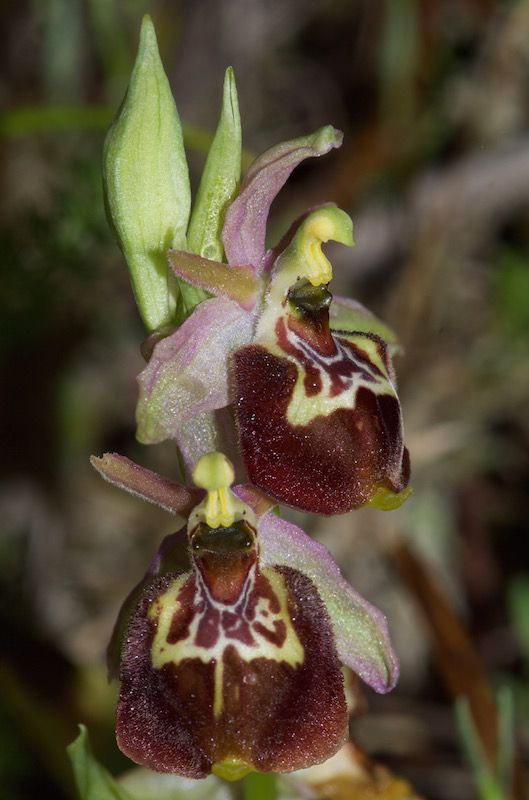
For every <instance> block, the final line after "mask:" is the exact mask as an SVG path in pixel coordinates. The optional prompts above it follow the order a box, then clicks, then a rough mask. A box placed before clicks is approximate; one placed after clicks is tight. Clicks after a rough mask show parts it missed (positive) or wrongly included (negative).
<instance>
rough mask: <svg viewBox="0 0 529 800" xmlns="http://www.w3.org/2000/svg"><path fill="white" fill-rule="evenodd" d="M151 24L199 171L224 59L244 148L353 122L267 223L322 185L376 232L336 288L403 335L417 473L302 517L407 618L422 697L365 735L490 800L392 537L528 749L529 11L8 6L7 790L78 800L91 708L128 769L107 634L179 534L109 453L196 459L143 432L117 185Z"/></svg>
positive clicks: (406, 3) (3, 562)
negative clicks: (118, 119) (500, 693)
mask: <svg viewBox="0 0 529 800" xmlns="http://www.w3.org/2000/svg"><path fill="white" fill-rule="evenodd" d="M145 12H148V13H150V14H151V15H152V17H153V20H154V23H155V26H156V29H157V34H158V39H159V45H160V50H161V54H162V58H163V60H164V64H165V67H166V70H167V73H168V75H169V78H170V81H171V83H172V86H173V89H174V93H175V97H176V101H177V105H178V108H179V112H180V115H181V117H182V120H183V123H184V126H185V132H186V142H187V146H188V155H189V162H190V169H191V175H192V181H193V185H194V186H196V183H197V179H198V176H199V173H200V169H201V165H202V164H203V161H204V156H205V152H206V149H207V144H208V141H209V138H208V134H210V133H211V131H213V130H214V128H215V125H216V120H217V115H218V111H219V106H220V93H221V86H222V79H223V73H224V69H225V67H226V66H227V65H229V64H232V65H233V66H234V68H235V74H236V78H237V83H238V89H239V97H240V105H241V113H242V119H243V131H244V146H245V148H246V150H247V151H248V152H249V153H254V154H257V153H259V152H261V151H262V150H263V149H265V148H266V147H268V146H270V145H272V144H275V143H277V142H278V141H281V140H282V139H286V138H291V137H294V136H297V135H302V134H305V133H308V132H310V131H311V130H314V129H315V128H317V127H319V126H320V125H323V124H326V123H329V122H330V123H332V124H334V125H335V126H337V127H339V128H341V129H343V130H344V132H345V141H344V145H343V147H342V149H341V150H340V151H337V152H334V153H333V154H331V155H329V156H328V157H327V158H326V159H322V160H317V161H312V162H309V163H307V164H306V165H304V166H302V167H301V168H300V169H299V170H298V171H297V172H296V173H295V175H294V176H293V178H292V179H291V181H290V182H289V184H288V186H287V187H286V188H285V190H284V191H283V192H282V194H281V196H280V198H279V199H278V200H277V202H276V203H275V204H274V207H273V211H272V218H271V224H270V235H271V240H272V241H273V240H274V239H277V237H278V236H279V235H280V234H281V233H282V232H283V231H284V230H285V229H286V227H287V225H288V223H289V222H290V221H291V220H292V218H293V217H294V216H295V215H296V214H297V213H298V212H300V211H302V210H304V209H305V208H307V207H309V206H310V205H313V204H315V203H317V202H321V201H326V200H331V201H334V202H336V203H338V204H339V205H340V206H342V207H343V208H345V209H346V210H347V211H348V212H349V213H350V214H351V215H352V217H353V220H354V225H355V238H356V248H355V250H354V251H353V252H352V253H351V252H346V251H345V250H343V251H341V250H336V251H335V252H334V264H335V288H336V289H337V291H340V292H341V293H342V294H345V293H347V294H350V295H351V296H354V297H356V298H358V299H360V300H361V301H362V302H364V303H366V304H368V305H369V306H370V307H372V308H373V310H375V311H376V312H377V313H378V314H379V315H380V316H382V317H383V318H384V319H385V320H386V321H387V322H389V323H390V324H391V325H393V327H394V328H395V330H396V331H397V332H398V334H399V335H400V337H401V341H402V343H403V347H404V353H403V355H402V356H401V357H400V358H398V359H397V364H396V366H397V372H398V375H399V383H400V392H401V399H402V403H403V409H404V419H405V424H406V431H407V442H408V445H409V448H410V451H411V458H412V469H413V476H412V483H413V486H414V489H415V491H414V494H413V496H412V498H411V499H410V500H409V501H408V503H407V504H406V505H405V506H404V507H403V508H402V509H401V510H399V511H398V512H392V513H390V514H387V513H382V512H376V511H372V510H366V511H360V512H357V513H355V514H353V515H347V516H344V517H339V518H333V519H330V520H314V519H302V522H303V524H304V525H305V526H306V527H307V528H309V529H311V530H312V531H313V532H314V533H315V535H317V536H318V537H320V538H321V539H323V540H324V541H325V542H326V544H327V545H328V546H329V548H330V549H331V550H332V551H333V553H334V554H335V556H336V557H337V558H338V559H339V561H340V563H341V564H342V565H343V569H344V571H345V572H346V574H347V575H348V576H349V577H350V578H351V580H352V581H353V582H354V584H355V585H356V586H357V588H358V589H359V590H360V591H362V592H363V593H364V594H365V595H366V596H367V597H368V598H369V599H370V600H372V601H373V602H375V603H376V604H378V605H379V606H380V607H382V608H383V609H384V610H385V612H386V613H387V614H388V616H389V619H390V625H391V629H392V633H393V636H394V639H395V642H396V646H397V650H398V652H399V655H400V657H401V661H402V680H401V683H400V686H399V688H398V689H397V690H396V692H395V693H394V694H393V695H391V696H390V697H386V698H378V697H374V696H373V695H371V694H370V695H369V697H368V698H367V699H368V703H369V707H370V713H368V714H367V715H366V716H364V717H363V718H362V719H359V720H358V722H357V723H355V724H354V726H353V732H354V734H355V735H356V736H357V737H358V739H359V741H360V742H361V744H362V745H363V746H364V747H366V748H367V750H368V751H369V753H370V754H371V755H372V756H373V757H375V758H377V759H379V760H380V761H382V762H383V763H386V764H388V765H390V766H391V767H392V768H393V769H395V770H396V771H397V772H399V773H400V774H403V775H405V776H407V777H408V778H409V779H410V780H412V782H414V784H415V786H416V787H417V789H418V790H419V791H422V792H424V794H425V795H427V796H428V797H430V798H432V800H436V798H439V800H442V799H444V800H446V799H447V798H450V800H463V799H464V798H471V797H473V796H474V795H473V790H472V785H471V778H470V774H469V771H468V769H467V768H466V766H465V764H464V761H463V759H462V756H461V750H460V747H459V744H458V740H457V735H456V729H455V722H454V716H453V708H452V702H453V697H451V696H450V692H449V691H447V690H446V687H445V685H443V683H442V681H441V680H440V674H441V673H442V669H441V670H440V668H439V655H438V653H437V651H436V649H435V646H434V647H432V632H431V630H430V631H429V630H428V626H425V624H424V620H423V617H422V616H421V614H420V613H419V611H418V606H419V605H420V598H417V596H414V591H413V587H410V586H407V585H406V581H404V580H403V579H402V576H399V573H398V569H397V566H396V560H395V557H394V552H395V547H398V546H399V543H403V542H404V543H405V545H406V547H409V548H411V549H412V550H413V552H414V553H416V554H417V557H418V558H419V559H420V560H421V563H423V564H425V565H428V568H429V569H431V570H432V572H433V573H434V574H435V575H436V578H435V581H436V583H437V584H438V585H439V586H440V587H441V589H442V591H443V592H444V593H445V594H446V597H447V598H448V599H449V600H450V602H451V604H452V605H453V606H454V608H455V609H456V611H457V612H458V614H459V615H460V616H461V618H462V619H463V621H464V624H465V627H466V630H467V632H468V635H469V637H470V641H471V642H472V646H473V647H474V648H475V652H476V654H477V656H478V657H479V659H480V660H481V663H482V665H483V668H484V669H485V670H486V672H487V674H488V675H489V676H490V680H491V683H492V685H493V686H496V685H497V686H500V685H501V686H505V685H507V686H510V687H511V688H512V691H513V697H514V701H515V711H516V726H517V740H518V746H519V752H520V753H521V755H522V757H523V756H527V753H528V752H529V538H528V530H527V528H528V526H527V522H526V520H527V510H526V502H527V501H526V498H527V492H528V489H529V347H528V335H529V254H528V246H529V2H527V0H505V2H500V1H499V0H289V1H288V2H281V0H252V2H248V0H196V2H192V0H189V2H185V1H184V0H181V1H179V0H158V1H156V0H152V1H151V2H149V1H148V0H129V1H128V2H126V0H32V2H30V1H29V0H16V2H15V0H4V1H3V3H2V5H1V7H0V41H1V46H0V63H1V71H0V74H1V78H0V101H1V103H2V107H3V110H2V115H1V117H0V148H1V149H0V180H1V183H2V193H1V198H0V253H1V280H0V304H1V308H0V354H1V360H0V370H1V380H0V387H1V389H0V391H1V395H0V396H1V401H0V402H1V406H0V408H1V415H0V428H1V435H0V442H1V446H0V470H1V476H2V481H1V485H0V519H1V520H2V525H1V533H0V629H1V643H0V648H1V649H0V653H1V662H0V797H1V798H2V800H26V798H28V799H29V798H35V797H38V798H39V799H41V800H47V798H53V799H54V800H55V799H57V800H63V799H64V800H66V798H70V797H72V787H71V778H70V774H69V769H68V765H67V763H66V760H65V757H64V753H63V750H64V745H65V743H67V742H68V741H71V740H72V739H73V738H74V736H75V734H76V723H77V722H78V721H84V722H86V723H87V724H88V726H89V728H90V730H91V736H92V740H93V744H94V749H95V751H96V753H97V754H98V756H99V757H100V758H101V759H102V760H103V761H104V762H105V763H106V764H107V765H108V766H109V767H110V768H112V769H113V770H115V771H119V770H121V769H124V768H126V766H127V764H126V762H125V759H124V758H123V757H121V755H120V754H119V753H118V751H117V749H116V747H115V744H114V742H113V710H114V701H115V691H116V690H115V688H114V687H108V686H107V684H106V679H105V671H104V665H103V655H104V648H105V645H106V641H107V639H108V637H109V634H110V630H111V627H112V623H113V618H114V616H115V614H116V611H117V609H118V607H119V604H120V601H121V600H122V599H123V597H124V595H125V594H126V592H127V591H128V589H129V588H130V587H131V586H132V585H133V584H134V583H135V582H136V581H137V579H138V578H139V576H140V575H141V574H142V571H143V569H144V567H145V565H146V562H147V560H148V559H149V557H150V555H151V554H152V552H153V551H154V549H155V547H156V545H157V543H158V541H159V540H160V539H161V537H162V536H163V535H164V534H165V533H168V532H170V531H171V529H172V527H174V521H172V520H171V519H170V518H169V517H168V515H166V514H164V513H163V512H159V511H157V510H155V509H153V508H150V507H146V506H143V505H142V504H141V502H140V501H138V500H134V499H133V498H129V497H128V496H124V495H121V494H120V493H119V492H118V491H117V490H113V489H111V488H110V487H108V486H106V485H104V484H103V483H102V482H101V480H100V479H99V478H98V476H97V475H96V474H95V473H94V472H93V471H91V468H90V466H89V464H88V456H89V455H90V454H91V453H97V454H100V453H102V452H104V451H107V450H118V451H120V452H122V453H124V454H126V455H128V456H129V457H131V458H133V459H135V460H137V461H139V462H141V463H143V464H145V465H147V466H150V467H151V468H155V469H158V470H160V471H162V472H165V473H166V474H169V475H176V463H175V458H174V452H173V451H172V448H171V447H170V446H159V447H155V448H146V447H142V446H140V445H139V444H137V443H136V441H135V438H134V407H135V400H136V384H135V376H136V374H137V373H138V372H139V371H140V369H141V368H142V359H141V356H140V353H139V344H140V343H141V341H142V339H143V338H144V333H143V330H142V327H141V323H140V321H139V317H138V314H137V312H136V310H135V307H134V303H133V298H132V293H131V291H130V287H129V282H128V276H127V272H126V269H125V265H124V261H123V259H122V257H121V254H120V252H119V250H118V248H117V246H116V245H115V243H114V241H113V239H112V236H111V234H110V232H109V229H108V226H107V223H106V220H105V216H104V210H103V202H102V192H101V176H100V162H101V149H102V142H103V138H104V134H105V130H106V128H107V126H108V124H109V122H110V120H111V118H112V115H113V113H114V111H115V109H116V108H117V106H118V104H119V102H120V101H121V98H122V96H123V94H124V91H125V88H126V85H127V80H128V75H129V71H130V68H131V65H132V62H133V59H134V55H135V49H136V45H137V37H138V31H139V24H140V20H141V16H142V14H143V13H145ZM298 519H300V516H299V515H298ZM418 600H419V603H418ZM433 639H434V640H435V636H434V637H433ZM434 645H435V641H434ZM464 669H465V665H464V664H461V670H464Z"/></svg>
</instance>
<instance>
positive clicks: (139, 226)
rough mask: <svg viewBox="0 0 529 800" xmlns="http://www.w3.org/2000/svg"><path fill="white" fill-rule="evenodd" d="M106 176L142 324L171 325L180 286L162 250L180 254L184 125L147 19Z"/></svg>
mask: <svg viewBox="0 0 529 800" xmlns="http://www.w3.org/2000/svg"><path fill="white" fill-rule="evenodd" d="M103 178H104V187H105V201H106V204H107V210H108V215H109V218H110V221H111V225H112V226H113V228H114V230H115V233H116V236H117V239H118V242H119V244H120V247H121V249H122V251H123V254H124V256H125V258H126V260H127V264H128V267H129V271H130V276H131V280H132V286H133V289H134V294H135V297H136V302H137V304H138V308H139V310H140V314H141V316H142V318H143V321H144V323H145V326H146V327H147V329H148V330H149V331H153V330H156V329H160V328H164V327H167V326H170V325H174V323H175V321H176V309H177V302H178V300H179V289H178V282H177V280H176V278H174V276H173V275H172V273H171V271H170V268H169V265H168V263H167V259H166V252H167V250H169V249H170V248H176V249H185V246H186V236H185V234H186V228H187V223H188V220H189V210H190V204H191V199H190V195H191V192H190V187H189V175H188V169H187V162H186V157H185V152H184V143H183V138H182V128H181V125H180V120H179V117H178V112H177V110H176V106H175V103H174V100H173V96H172V93H171V88H170V86H169V81H168V80H167V76H166V74H165V72H164V69H163V65H162V62H161V60H160V54H159V52H158V44H157V42H156V34H155V31H154V27H153V24H152V22H151V19H150V17H148V16H145V17H144V18H143V22H142V26H141V33H140V45H139V49H138V55H137V58H136V63H135V64H134V69H133V71H132V75H131V79H130V84H129V87H128V90H127V94H126V95H125V99H124V101H123V103H122V105H121V108H120V110H119V112H118V114H117V117H116V119H115V120H114V122H113V124H112V127H111V128H110V130H109V132H108V135H107V138H106V141H105V148H104V155H103ZM180 304H181V301H180Z"/></svg>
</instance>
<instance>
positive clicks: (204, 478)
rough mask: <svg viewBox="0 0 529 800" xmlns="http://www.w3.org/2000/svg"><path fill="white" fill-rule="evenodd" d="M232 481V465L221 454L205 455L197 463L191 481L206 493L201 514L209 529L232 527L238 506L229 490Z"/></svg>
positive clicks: (233, 473) (233, 474) (233, 478)
mask: <svg viewBox="0 0 529 800" xmlns="http://www.w3.org/2000/svg"><path fill="white" fill-rule="evenodd" d="M234 480H235V472H234V470H233V465H232V463H231V461H229V459H227V458H226V456H225V455H224V454H223V453H216V452H215V453H207V454H206V455H204V456H202V457H201V458H199V460H198V461H197V463H196V465H195V469H194V470H193V481H194V482H195V484H196V485H197V486H199V487H200V488H201V489H205V490H206V491H207V493H208V494H207V497H206V499H205V504H204V507H203V513H204V519H205V522H206V524H207V525H209V527H210V528H219V527H221V526H223V527H227V526H228V525H233V523H234V521H235V513H236V511H237V506H238V505H239V503H238V501H237V499H236V498H235V497H234V495H233V493H232V491H231V489H230V486H231V485H232V483H233V481H234Z"/></svg>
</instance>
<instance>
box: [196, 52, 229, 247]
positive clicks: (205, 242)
mask: <svg viewBox="0 0 529 800" xmlns="http://www.w3.org/2000/svg"><path fill="white" fill-rule="evenodd" d="M241 142H242V136H241V119H240V115H239V103H238V99H237V87H236V85H235V76H234V74H233V69H232V68H231V67H228V69H227V70H226V75H225V77H224V90H223V96H222V110H221V114H220V119H219V123H218V126H217V131H216V133H215V138H214V139H213V142H212V144H211V148H210V150H209V153H208V157H207V160H206V165H205V167H204V171H203V173H202V179H201V181H200V186H199V188H198V193H197V198H196V201H195V204H194V207H193V213H192V215H191V221H190V223H189V230H188V232H187V243H188V249H189V250H191V252H193V253H198V254H199V255H201V256H205V257H206V258H209V259H211V260H212V261H222V260H223V257H224V247H223V244H222V239H221V233H222V226H223V223H224V214H225V212H226V209H227V207H228V206H229V205H230V203H231V202H232V201H233V200H234V198H235V196H236V195H237V191H238V188H239V181H240V178H241V147H242V144H241Z"/></svg>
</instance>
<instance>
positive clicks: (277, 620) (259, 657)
mask: <svg viewBox="0 0 529 800" xmlns="http://www.w3.org/2000/svg"><path fill="white" fill-rule="evenodd" d="M201 464H202V462H201ZM124 465H125V467H126V469H124V470H123V469H122V468H123V466H124ZM203 465H206V466H203ZM203 465H199V467H200V468H197V470H195V474H196V475H197V476H198V479H199V480H200V481H201V482H202V483H203V485H204V487H205V489H206V491H207V493H211V492H216V491H218V490H219V489H221V488H222V487H223V486H225V484H226V482H228V483H229V482H231V480H232V476H233V472H232V470H231V467H230V465H229V462H227V461H226V459H225V458H224V459H223V458H220V456H219V454H209V455H208V456H206V457H204V459H203ZM98 466H99V469H100V471H101V472H102V473H103V474H104V470H107V472H108V474H107V475H105V477H106V478H107V479H108V478H109V477H110V479H111V480H114V478H115V476H116V474H118V473H119V470H120V469H122V472H121V473H119V485H121V487H122V488H125V489H127V490H128V489H129V487H128V486H127V485H126V479H127V478H128V477H130V479H131V480H132V482H133V488H134V490H135V492H136V493H137V494H140V496H142V492H141V491H138V488H142V487H141V485H140V484H141V479H143V480H144V481H145V489H144V492H143V496H144V498H145V499H147V500H149V501H150V502H156V501H157V500H158V498H157V497H153V492H152V485H153V483H154V485H155V486H156V487H158V486H159V485H162V486H163V487H165V490H166V492H167V493H168V497H166V498H164V504H165V505H166V506H168V507H170V508H172V509H173V510H174V509H175V502H176V501H175V500H172V499H171V492H173V497H174V498H178V499H180V498H181V497H182V496H183V495H182V493H181V491H180V489H181V487H178V486H176V487H172V486H171V485H168V484H167V483H166V482H165V481H164V479H162V478H160V477H159V476H157V477H156V479H154V478H153V476H152V473H150V472H149V471H148V470H142V468H140V467H137V465H136V467H137V468H136V469H135V470H134V469H131V467H130V464H129V463H128V462H127V460H123V459H122V458H121V457H119V456H116V455H114V456H111V457H107V459H106V461H105V462H104V467H103V468H102V467H101V464H99V465H98ZM226 491H231V490H229V489H228V488H227V489H226ZM234 491H235V493H236V495H237V498H238V500H237V502H238V503H242V504H245V503H250V508H248V510H247V511H246V512H245V511H244V508H241V506H240V505H239V506H237V504H236V503H235V501H233V502H232V501H230V502H229V504H228V505H229V506H230V507H232V508H237V509H238V510H237V514H238V515H240V516H239V518H238V519H237V520H236V521H235V522H234V523H233V524H232V525H230V526H228V527H225V526H224V527H223V526H220V527H219V528H210V527H209V526H208V525H206V524H204V523H203V522H200V523H199V524H198V525H194V526H188V527H184V528H182V529H181V530H180V531H179V532H177V533H175V534H171V535H170V536H169V537H166V539H165V540H164V541H163V542H162V544H161V546H160V549H159V551H158V553H157V554H156V556H155V557H154V559H153V561H152V562H151V565H150V567H149V569H148V571H147V573H146V575H145V576H144V578H143V579H142V581H140V583H139V584H138V586H136V587H135V588H134V589H133V590H132V591H131V593H130V595H129V597H128V598H127V600H126V601H125V604H124V607H123V608H122V611H121V612H120V615H119V617H118V621H117V623H116V627H115V630H114V634H113V638H112V641H111V644H110V645H109V653H108V656H109V673H110V675H111V676H112V677H114V676H116V673H117V671H118V670H119V674H120V678H121V692H120V701H119V705H118V718H117V719H118V742H119V745H120V747H121V748H122V750H123V751H124V752H125V753H126V754H127V755H129V757H131V758H132V759H133V760H135V761H136V762H137V763H140V764H143V765H145V766H147V767H149V768H150V769H155V770H159V771H175V772H178V773H180V774H183V775H187V776H188V777H194V778H199V777H204V776H205V775H207V774H208V773H209V772H210V771H212V770H213V771H215V770H216V769H217V768H216V767H215V764H217V765H218V769H217V771H218V770H221V771H222V770H223V766H222V765H223V764H225V763H228V761H229V760H230V759H232V760H233V759H235V760H236V761H237V762H244V763H245V764H247V765H249V766H250V767H251V768H252V769H257V770H265V771H266V770H274V771H290V770H294V769H299V768H301V767H303V766H307V765H309V764H312V763H315V762H317V761H321V760H324V759H325V758H327V757H329V756H330V755H331V754H332V753H334V752H335V751H336V749H337V748H338V747H339V746H340V745H341V743H342V741H343V740H344V738H345V736H346V732H347V709H346V703H345V696H344V687H343V676H342V670H341V667H340V662H341V663H343V664H345V665H346V666H348V667H349V668H351V669H353V670H354V671H355V672H356V673H357V674H359V675H360V676H361V677H362V678H363V680H365V681H366V682H367V683H368V684H369V685H370V686H371V687H372V688H373V689H375V691H378V692H386V691H389V690H390V689H391V688H392V687H393V686H394V684H395V681H396V679H397V675H398V665H397V661H396V658H395V655H394V653H393V650H392V647H391V643H390V640H389V634H388V628H387V623H386V620H385V617H384V616H383V615H382V614H381V612H380V611H378V610H377V609H376V608H374V607H373V606H371V605H370V604H369V603H368V602H367V601H366V600H364V599H363V598H362V597H361V596H360V595H359V594H358V593H356V592H355V591H354V589H352V587H351V586H349V584H348V583H347V582H346V581H345V579H344V578H343V576H342V575H341V573H340V570H339V568H338V566H337V565H336V564H335V562H334V561H333V560H332V558H331V556H330V554H329V552H328V551H327V550H326V548H325V547H323V545H321V544H318V543H316V542H314V541H313V540H311V539H310V537H308V536H307V534H305V533H304V532H303V531H302V530H301V529H300V528H297V527H296V526H295V525H293V524H292V523H289V522H287V521H286V520H282V519H280V518H279V517H277V515H276V514H274V513H273V512H272V510H271V502H272V501H270V500H268V499H267V498H266V497H265V496H262V495H260V494H259V492H258V491H257V490H256V489H255V488H254V487H249V486H240V487H235V490H234ZM205 507H207V495H206V497H204V499H202V500H201V502H200V503H199V506H198V509H199V510H200V509H203V508H205ZM199 510H197V508H194V509H192V510H191V511H188V512H187V513H188V514H189V516H190V518H193V519H195V518H196V519H199V520H200V519H202V512H200V511H199ZM253 514H256V515H257V529H256V530H255V529H254V528H253V525H252V524H251V523H250V524H249V523H248V522H247V521H246V520H249V519H253ZM234 519H235V517H234ZM224 537H226V538H224ZM200 539H202V542H200V541H199V544H205V547H204V548H199V549H196V548H194V547H193V544H194V542H196V541H197V540H200ZM212 543H213V547H210V545H211V544H212ZM243 678H244V680H243ZM285 682H286V683H285ZM184 687H188V688H185V691H184ZM189 692H191V693H192V695H193V698H194V699H193V702H192V703H191V702H190V700H189V697H190V695H189ZM323 720H324V723H323V722H322V721H323ZM235 721H236V726H235V727H234V725H235ZM271 726H272V727H271ZM272 729H273V731H274V734H273V735H272ZM241 731H242V733H241ZM226 759H227V760H228V761H226ZM230 763H231V762H230Z"/></svg>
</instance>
